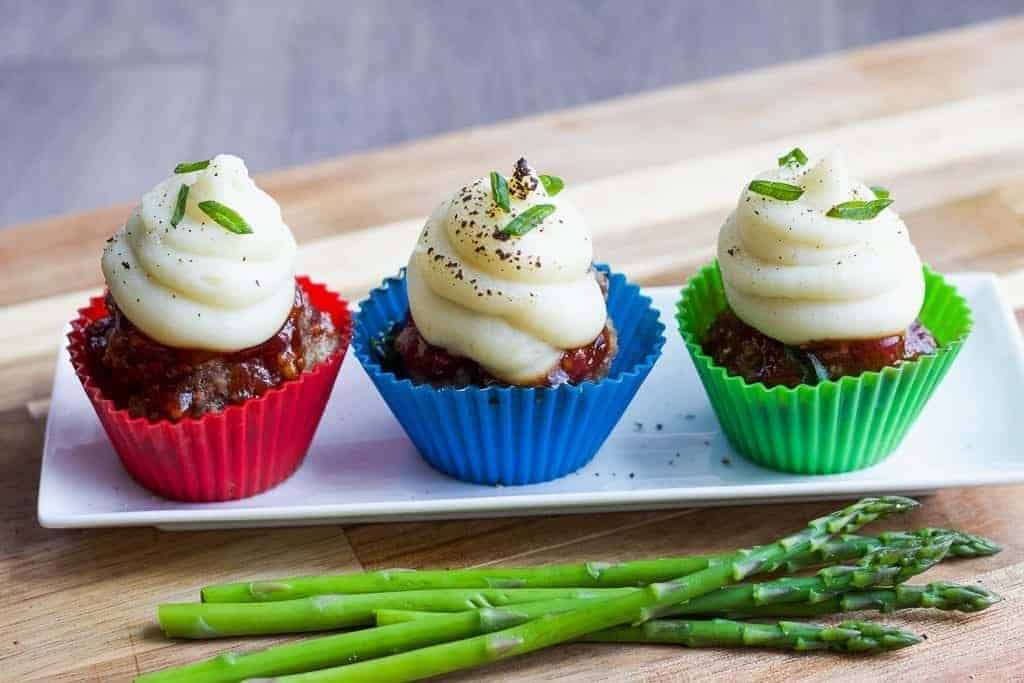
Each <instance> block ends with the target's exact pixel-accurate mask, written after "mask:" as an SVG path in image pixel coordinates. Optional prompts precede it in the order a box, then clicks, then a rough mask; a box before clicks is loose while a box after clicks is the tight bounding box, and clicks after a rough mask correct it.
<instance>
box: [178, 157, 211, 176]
mask: <svg viewBox="0 0 1024 683" xmlns="http://www.w3.org/2000/svg"><path fill="white" fill-rule="evenodd" d="M209 165H210V160H209V159H207V160H205V161H186V162H185V163H183V164H178V165H177V166H175V167H174V172H175V173H191V172H192V171H202V170H203V169H204V168H206V167H207V166H209Z"/></svg>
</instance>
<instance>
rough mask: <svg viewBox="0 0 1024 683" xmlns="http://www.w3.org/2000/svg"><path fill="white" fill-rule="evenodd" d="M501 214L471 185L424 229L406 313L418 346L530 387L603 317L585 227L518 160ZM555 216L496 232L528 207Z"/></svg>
mask: <svg viewBox="0 0 1024 683" xmlns="http://www.w3.org/2000/svg"><path fill="white" fill-rule="evenodd" d="M508 186H509V194H510V208H511V211H510V212H505V211H502V210H501V209H500V208H499V207H498V206H497V204H496V203H495V200H494V198H493V195H492V192H491V184H490V180H489V178H480V179H478V180H476V181H475V182H473V183H470V184H469V185H467V186H465V187H464V188H462V189H461V190H459V191H458V192H457V193H456V194H455V196H454V197H452V198H450V199H448V200H446V201H445V202H443V203H442V204H441V206H439V207H438V208H437V210H436V211H435V212H434V213H433V215H431V216H430V218H429V219H428V220H427V222H426V225H425V226H424V228H423V231H422V232H421V234H420V237H419V240H418V242H417V244H416V247H415V249H414V251H413V254H412V256H411V258H410V259H409V267H408V271H407V272H408V289H409V305H410V309H411V312H412V317H413V320H414V321H415V322H416V325H417V327H418V328H419V330H420V333H421V334H422V335H423V337H424V338H425V339H426V340H427V341H428V342H430V343H431V344H433V345H434V346H439V347H441V348H443V349H445V350H447V351H448V352H449V353H451V354H453V355H456V356H462V357H466V358H470V359H472V360H474V361H476V362H477V363H479V364H480V365H481V366H482V367H483V368H484V369H485V370H487V371H488V372H489V373H490V374H492V375H493V376H495V377H497V378H498V379H500V380H502V381H505V382H508V383H510V384H530V383H532V382H534V381H536V380H538V379H541V378H543V377H544V376H546V375H547V373H548V372H549V371H550V370H551V369H552V368H554V367H555V366H556V365H557V364H558V362H559V360H560V359H561V356H562V353H563V352H564V351H565V350H567V349H573V348H577V347H581V346H586V345H588V344H590V343H591V342H593V341H594V339H596V338H597V336H598V335H599V334H600V333H601V331H602V330H603V329H604V326H605V322H606V319H607V309H606V306H605V301H604V296H603V294H602V292H601V287H600V285H599V284H598V282H597V280H596V278H595V274H594V271H593V270H592V268H591V266H592V263H591V262H592V259H593V245H592V243H591V236H590V232H589V230H588V228H587V225H586V222H585V221H584V220H583V217H582V215H580V213H579V211H577V209H576V208H575V207H574V206H573V205H572V204H571V203H570V202H569V201H568V200H567V199H565V197H564V195H561V194H559V195H557V196H554V197H551V196H548V194H547V192H546V191H545V189H544V186H543V184H541V183H540V182H539V181H538V176H537V174H536V173H535V172H534V171H533V169H531V168H530V167H529V166H528V165H527V164H526V162H525V160H520V161H519V163H518V164H517V166H516V172H515V174H514V175H513V176H512V177H511V178H510V179H509V181H508ZM542 204H550V205H552V206H554V211H553V212H552V213H550V215H548V216H547V217H546V218H545V219H544V220H543V222H541V223H540V224H539V225H538V226H537V227H535V228H534V229H532V230H530V231H529V232H527V233H526V234H524V235H521V236H518V237H517V236H510V235H508V234H506V233H505V232H503V230H504V228H505V227H506V226H507V225H508V223H509V222H510V221H512V220H513V219H514V218H515V217H517V216H519V215H520V214H522V213H523V212H524V211H527V210H528V209H530V208H531V207H534V206H537V205H542Z"/></svg>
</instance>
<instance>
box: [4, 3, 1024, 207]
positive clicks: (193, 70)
mask: <svg viewBox="0 0 1024 683" xmlns="http://www.w3.org/2000/svg"><path fill="white" fill-rule="evenodd" d="M1022 11H1024V1H1022V0H959V1H954V0H904V1H902V2H901V1H899V0H845V1H844V0H820V1H819V0H789V1H783V0H776V1H772V0H721V1H716V0H691V1H681V0H680V1H677V2H671V1H668V0H662V1H655V0H651V1H636V0H625V1H624V0H616V1H611V0H609V1H604V0H601V1H598V0H571V1H560V0H502V1H501V2H471V1H470V0H435V1H433V2H427V1H423V2H413V1H411V0H409V1H404V2H403V1H399V0H384V1H374V0H351V1H347V2H327V1H323V2H314V1H307V2H269V1H267V2H261V1H255V0H252V1H244V0H224V1H217V0H205V1H202V2H198V1H190V0H165V1H162V2H158V1H155V0H153V1H142V0H106V1H100V0H92V1H84V0H80V1H78V2H72V1H57V0H22V1H20V2H19V1H14V0H0V112H2V123H3V126H2V132H0V136H2V137H0V152H2V163H0V187H2V188H3V191H2V192H0V226H5V225H9V224H12V223H16V222H23V221H29V220H33V219H37V218H42V217H46V216H51V215H55V214H59V213H66V212H69V211H78V210H83V209H89V208H95V207H99V206H103V205H106V204H111V203H114V202H120V201H133V200H134V199H135V198H137V197H138V196H139V195H140V194H141V193H142V192H143V191H145V190H146V189H148V188H150V187H152V186H153V185H154V184H155V183H156V182H157V181H158V180H160V179H161V178H162V177H164V176H165V175H166V174H167V172H168V170H169V169H170V168H171V167H172V166H173V165H174V163H175V162H177V161H181V160H186V159H192V158H206V157H208V156H210V155H212V154H214V153H216V152H219V151H230V152H233V153H236V154H239V155H241V156H243V157H244V158H245V159H246V160H247V162H248V164H249V167H250V169H251V170H252V171H254V172H259V171H266V170H269V169H273V168H278V167H282V166H289V165H294V164H302V163H306V162H310V161H315V160H318V159H323V158H326V157H331V156H336V155H340V154H348V153H352V152H357V151H360V150H365V149H368V148H373V147H379V146H381V145H388V144H393V143H397V142H401V141H405V140H409V139H413V138H418V137H422V136H426V135H434V134H437V133H443V132H446V131H451V130H455V129H459V128H465V127H467V126H475V125H480V124H486V123H491V122H494V121H500V120H502V119H508V118H513V117H518V116H523V115H527V114H533V113H537V112H542V111H548V110H552V109H559V108H564V107H572V106H575V105H580V104H583V103H586V102H591V101H594V100H600V99H605V98H609V97H616V96H619V95H625V94H629V93H636V92H642V91H645V90H650V89H652V88H660V87H665V86H670V85H674V84H679V83H684V82H686V81H691V80H695V79H700V78H707V77H711V76H716V75H722V74H727V73H730V72H735V71H739V70H743V69H752V68H756V67H759V66H764V65H768V64H773V63H776V62H781V61H788V60H793V59H798V58H801V57H807V56H810V55H816V54H821V53H824V52H829V51H833V50H840V49H845V48H850V47H856V46H860V45H865V44H868V43H873V42H877V41H881V40H888V39H892V38H898V37H902V36H908V35H913V34H919V33H924V32H928V31H934V30H939V29H944V28H950V27H954V26H958V25H962V24H966V23H971V22H977V21H983V20H986V19H992V18H996V17H1001V16H1005V15H1008V14H1013V13H1016V12H1022ZM1022 67H1024V65H1022ZM787 95H788V94H787V93H780V96H782V97H785V96H787Z"/></svg>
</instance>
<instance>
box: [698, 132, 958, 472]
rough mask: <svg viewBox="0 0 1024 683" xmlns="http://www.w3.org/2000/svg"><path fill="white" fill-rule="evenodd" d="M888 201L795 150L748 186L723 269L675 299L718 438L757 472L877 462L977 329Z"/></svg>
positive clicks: (837, 161) (840, 169)
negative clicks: (725, 439) (924, 260)
mask: <svg viewBox="0 0 1024 683" xmlns="http://www.w3.org/2000/svg"><path fill="white" fill-rule="evenodd" d="M891 203H892V199H891V198H890V197H889V193H888V191H886V190H884V189H883V188H879V187H874V188H871V187H868V186H866V185H864V184H862V183H859V182H856V181H854V180H852V179H851V177H850V174H849V171H848V170H847V167H846V165H845V163H844V161H843V159H842V157H841V155H840V154H839V153H832V154H830V155H828V156H826V157H824V158H823V159H820V160H818V161H816V162H814V163H811V162H810V161H809V160H808V159H807V157H806V156H805V155H804V154H803V152H801V151H800V150H799V149H794V150H793V151H792V152H790V153H789V154H787V155H786V156H784V157H782V158H781V159H780V160H779V166H778V168H776V169H773V170H772V171H770V172H768V173H764V174H762V175H761V176H759V177H758V178H757V179H755V180H754V181H752V182H751V183H750V184H749V185H748V186H747V187H746V188H745V189H744V191H743V193H742V194H741V196H740V200H739V203H738V205H737V207H736V209H735V211H733V213H732V214H731V215H730V216H729V218H728V219H727V220H726V222H725V225H724V226H723V227H722V229H721V232H720V234H719V242H718V261H717V263H714V264H711V265H709V266H707V267H705V268H704V269H703V270H702V271H701V272H700V273H699V274H698V275H697V276H696V277H695V278H693V279H692V280H691V281H690V283H689V284H688V286H687V287H686V289H685V290H684V292H683V299H682V301H681V303H680V306H679V314H678V320H679V325H680V331H681V333H682V335H683V338H684V339H685V341H686V343H687V347H688V348H689V350H690V354H691V356H692V357H693V360H694V364H695V365H696V367H697V371H698V373H699V375H700V377H701V380H702V382H703V383H704V386H705V388H706V389H707V391H708V395H709V398H710V399H711V404H712V406H713V407H714V409H715V412H716V413H717V415H718V418H719V421H720V422H721V424H722V428H723V430H724V431H725V433H726V435H727V436H728V437H729V439H730V441H731V442H732V443H733V445H734V446H735V447H736V448H737V450H739V451H740V452H741V453H743V454H744V455H746V456H748V457H750V458H751V459H753V460H755V461H756V462H759V463H761V464H763V465H766V466H768V467H772V468H775V469H781V470H786V471H791V472H801V473H832V472H844V471H849V470H854V469H859V468H862V467H867V466H869V465H872V464H874V463H876V462H878V461H879V460H881V459H882V458H884V457H885V456H886V455H888V454H889V453H891V452H892V450H893V449H895V448H896V447H897V446H898V445H899V443H900V442H901V441H902V439H903V437H904V435H905V434H906V432H907V430H908V429H909V427H910V425H911V424H912V423H913V422H914V420H915V419H916V418H917V416H918V414H919V413H920V411H921V409H922V408H923V407H924V405H925V403H926V402H927V401H928V398H929V397H930V396H931V394H932V392H933V391H934V389H935V387H936V386H937V385H938V383H939V381H940V380H941V379H942V377H943V376H944V375H945V373H946V371H947V370H948V369H949V367H950V365H951V364H952V362H953V359H954V358H955V357H956V355H957V354H958V353H959V350H960V347H961V345H962V343H963V341H964V340H965V339H966V337H967V335H968V333H969V332H970V327H971V318H970V311H969V310H968V308H967V304H966V303H965V302H964V300H963V298H961V297H960V296H959V295H958V294H957V292H956V290H955V289H954V288H953V287H952V285H950V284H948V283H946V282H945V280H944V279H943V278H942V277H941V276H940V275H938V274H936V273H934V272H932V271H931V270H930V269H928V268H927V267H925V266H922V264H921V260H920V258H919V256H918V254H917V250H916V249H915V248H914V246H913V244H912V243H911V241H910V235H909V232H908V230H907V226H906V225H905V224H904V222H903V221H902V220H901V219H900V217H899V216H898V215H897V214H896V213H895V212H894V211H893V210H892V209H890V208H889V206H890V204H891Z"/></svg>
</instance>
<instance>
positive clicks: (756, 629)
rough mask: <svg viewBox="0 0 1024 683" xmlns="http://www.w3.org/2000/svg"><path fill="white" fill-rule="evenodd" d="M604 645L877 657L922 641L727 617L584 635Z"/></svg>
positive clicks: (850, 627)
mask: <svg viewBox="0 0 1024 683" xmlns="http://www.w3.org/2000/svg"><path fill="white" fill-rule="evenodd" d="M583 640H585V641H589V642H600V643H668V644H672V645H682V646H684V647H766V648H776V649H781V650H795V651H797V652H807V651H812V650H831V651H832V652H844V653H858V654H860V653H865V654H874V653H878V652H885V651H887V650H898V649H900V648H903V647H907V646H910V645H916V644H917V643H919V642H921V639H920V638H918V637H917V636H916V635H914V634H913V633H909V632H907V631H903V630H901V629H898V628H892V627H889V626H885V625H883V624H875V623H872V622H869V621H844V622H842V623H841V624H839V625H838V626H817V625H815V624H803V623H796V622H792V621H780V622H777V623H775V624H750V623H745V622H741V621H728V620H725V619H710V620H679V619H656V620H654V621H648V622H646V623H644V624H640V625H639V626H618V627H615V628H611V629H608V630H605V631H599V632H598V633H594V634H591V635H589V636H585V637H584V638H583Z"/></svg>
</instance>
